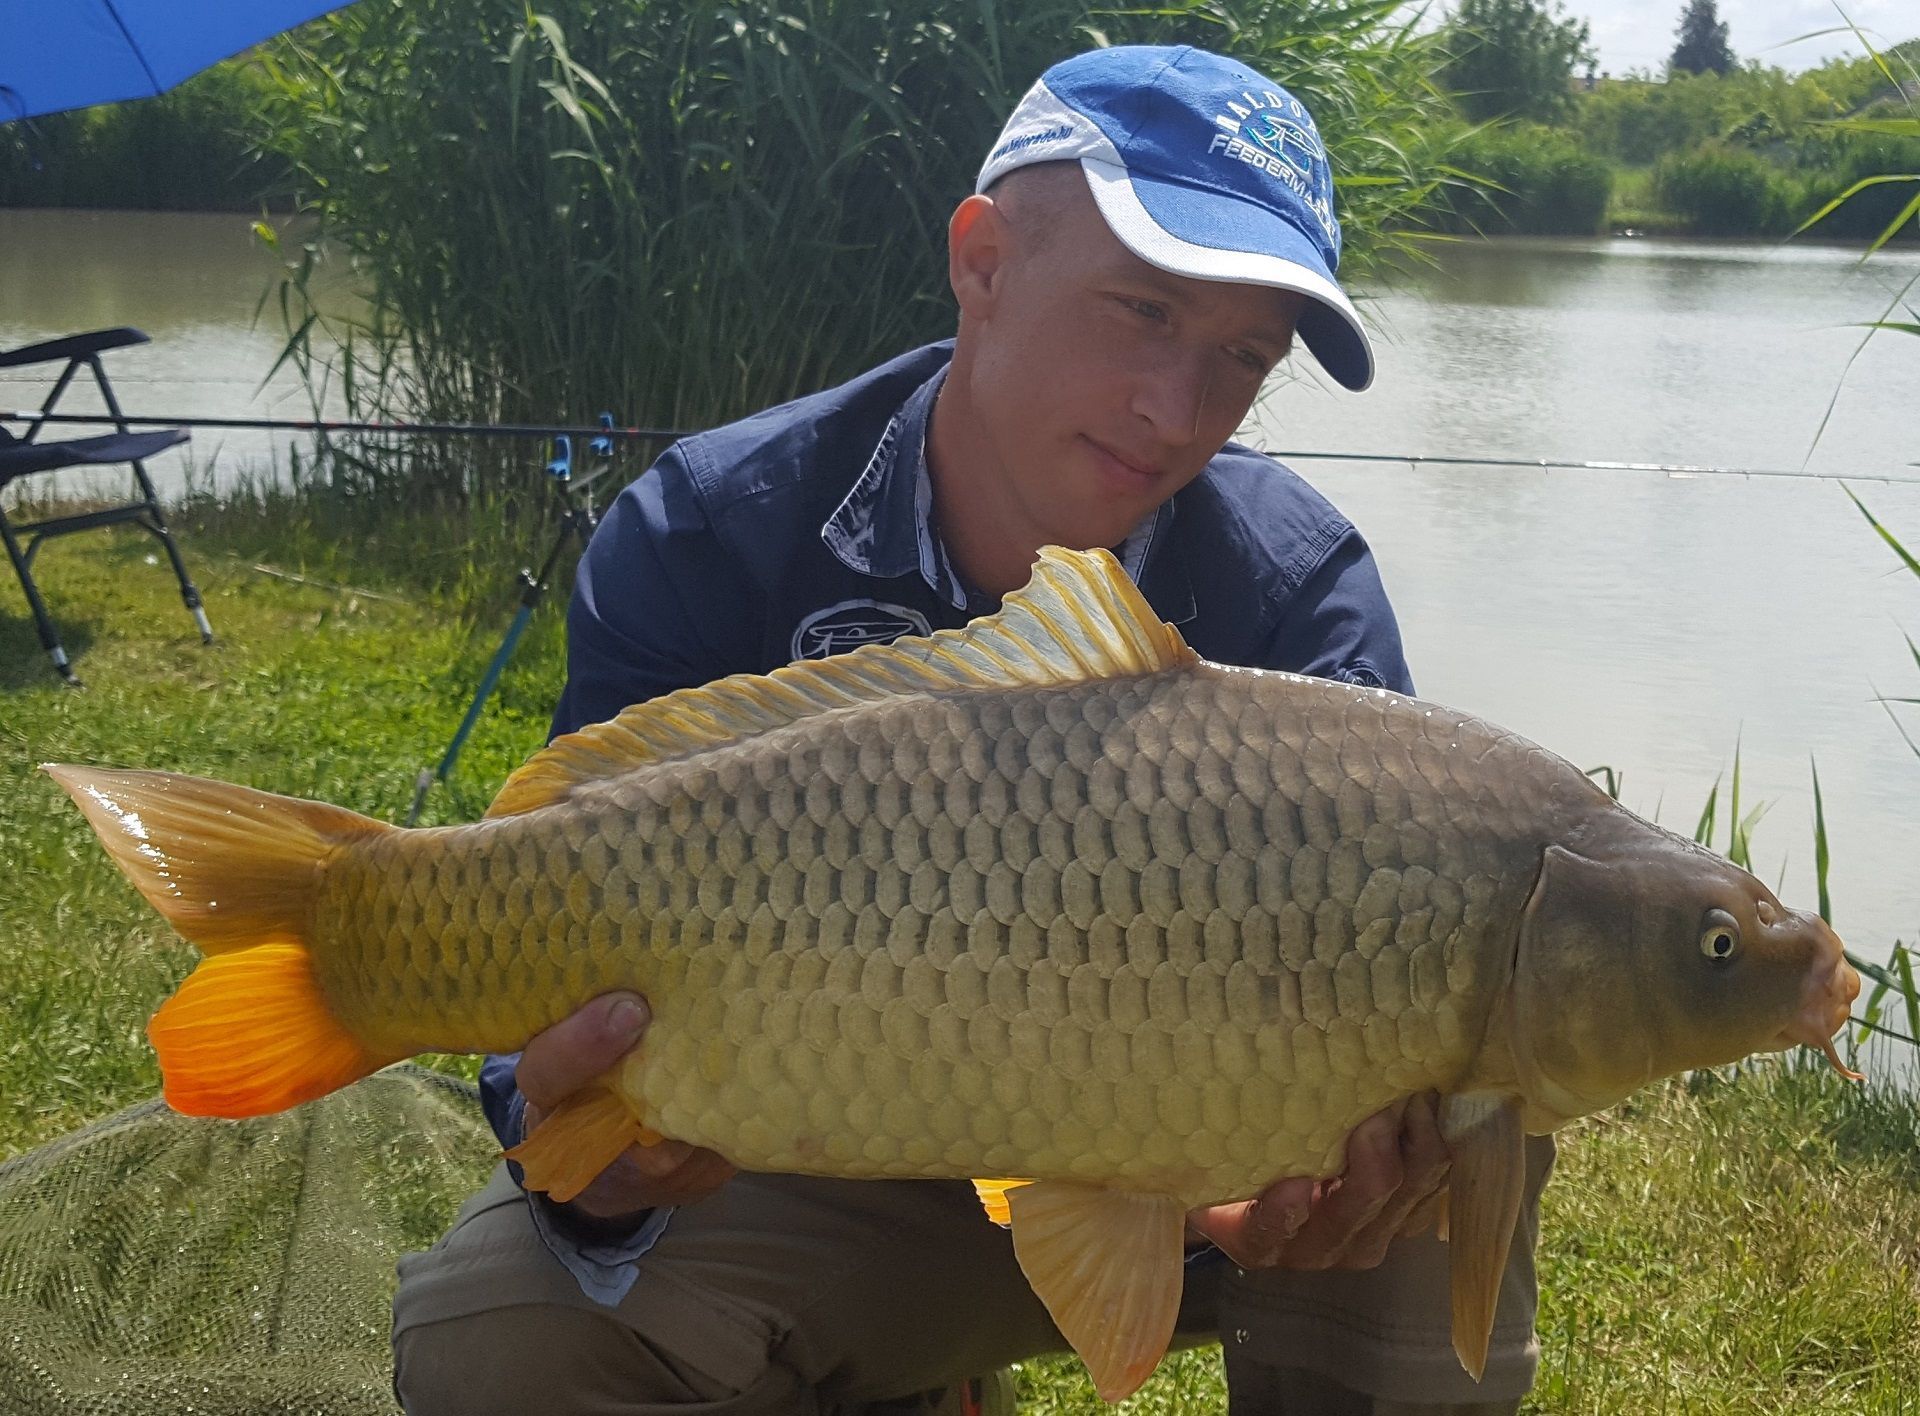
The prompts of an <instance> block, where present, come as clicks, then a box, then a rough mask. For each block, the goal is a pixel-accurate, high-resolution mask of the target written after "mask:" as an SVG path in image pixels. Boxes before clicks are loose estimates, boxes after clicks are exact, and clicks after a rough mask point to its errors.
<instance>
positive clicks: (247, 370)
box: [0, 211, 1920, 958]
mask: <svg viewBox="0 0 1920 1416" xmlns="http://www.w3.org/2000/svg"><path fill="white" fill-rule="evenodd" d="M274 271H275V265H274V262H273V260H272V259H271V258H270V257H269V256H268V255H267V254H266V253H265V252H264V251H263V250H262V249H260V248H259V247H258V246H257V244H256V243H255V242H254V240H253V238H252V237H251V235H250V234H249V232H248V221H247V219H245V218H242V217H228V216H173V215H165V216H161V215H145V214H139V215H131V214H126V213H52V212H7V211H0V348H8V347H13V346H15V345H18V344H21V343H25V342H27V341H29V340H32V339H39V338H45V337H51V336H53V335H56V334H61V333H67V332H71V331H74V330H80V329H89V328H95V327H99V326H105V325H116V324H131V325H136V326H138V327H140V328H143V329H145V330H146V331H147V332H148V333H149V334H151V335H152V336H153V337H154V343H153V344H152V345H149V346H146V347H144V348H139V349H130V350H125V351H120V352H117V353H115V354H113V355H110V356H109V361H110V362H109V372H110V373H112V374H114V375H115V381H116V385H117V387H118V388H119V389H120V391H121V393H122V403H123V404H124V406H126V407H127V409H128V410H129V411H133V412H139V411H151V412H156V413H162V414H177V413H195V414H208V415H220V416H259V415H262V414H265V415H270V416H281V417H304V416H307V415H308V404H307V401H306V397H305V394H304V393H303V392H302V391H301V390H300V388H299V386H298V384H297V383H296V381H295V380H294V379H292V378H291V377H290V376H289V375H288V374H287V373H286V372H285V371H282V373H281V374H280V375H279V376H278V377H276V378H275V379H273V380H271V381H269V382H268V384H267V386H266V387H265V389H264V390H260V389H259V386H260V384H261V381H262V379H263V378H264V376H265V375H266V372H267V370H268V368H269V367H270V366H271V365H272V363H273V360H274V358H275V356H276V355H277V354H278V352H279V349H280V346H281V342H282V341H281V337H280V334H279V330H278V325H277V316H276V315H275V314H274V313H273V311H272V310H271V309H269V311H268V313H267V315H266V316H265V317H264V318H263V319H262V320H261V321H260V323H259V324H258V325H256V324H255V322H254V312H255V308H256V306H257V305H258V303H259V301H260V299H261V295H262V292H263V291H264V290H265V289H266V288H267V285H268V283H269V281H270V280H271V279H272V277H273V274H274ZM1916 275H1920V254H1916V253H1913V252H1906V253H1900V254H1896V255H1893V256H1888V257H1884V258H1875V259H1874V260H1873V261H1871V262H1869V263H1867V264H1866V265H1864V266H1863V265H1861V264H1860V263H1859V261H1858V260H1857V259H1856V257H1855V256H1854V255H1853V254H1852V253H1849V252H1844V251H1836V250H1830V249H1826V248H1819V247H1776V246H1769V245H1759V244H1706V243H1681V242H1666V241H1645V240H1614V241H1553V242H1548V241H1503V242H1499V243H1493V244H1485V245H1464V244H1462V245H1456V246H1451V247H1447V248H1443V249H1442V251H1441V253H1440V266H1439V268H1438V269H1436V270H1434V271H1430V272H1426V273H1423V274H1421V275H1420V276H1418V277H1417V278H1413V279H1410V280H1408V281H1405V282H1403V283H1402V284H1400V285H1399V286H1398V287H1397V288H1395V289H1392V290H1388V291H1382V292H1377V297H1376V298H1375V299H1373V300H1372V301H1371V302H1370V308H1371V311H1372V313H1373V315H1374V317H1375V318H1376V319H1377V321H1378V323H1379V326H1380V328H1381V330H1382V335H1383V337H1382V341H1381V349H1380V375H1379V379H1378V382H1377V383H1376V385H1375V387H1374V388H1373V389H1372V390H1371V391H1369V392H1368V393H1366V394H1363V395H1357V396H1356V395H1351V394H1346V393H1343V392H1339V391H1336V390H1333V389H1332V388H1330V387H1328V386H1326V385H1324V384H1323V383H1322V382H1320V381H1318V380H1316V379H1314V378H1313V377H1311V376H1310V375H1309V376H1306V377H1302V378H1299V379H1297V380H1295V381H1293V382H1289V383H1286V384H1283V385H1282V386H1280V387H1278V388H1276V389H1275V390H1274V391H1273V393H1272V394H1271V396H1270V397H1269V398H1268V400H1267V401H1266V403H1265V404H1264V405H1263V407H1262V408H1261V409H1260V410H1259V412H1258V413H1257V415H1256V418H1255V419H1254V423H1253V426H1251V427H1250V428H1249V429H1248V430H1247V436H1248V437H1250V438H1251V439H1253V440H1255V441H1257V442H1260V443H1262V444H1263V445H1265V446H1268V447H1270V448H1275V449H1285V450H1311V451H1318V452H1349V453H1366V454H1379V455H1385V456H1387V457H1389V458H1392V459H1396V460H1389V461H1370V462H1330V461H1319V460H1310V459H1305V458H1302V459H1299V460H1298V461H1297V465H1298V466H1299V467H1300V468H1301V470H1302V471H1303V472H1305V473H1306V474H1307V475H1308V476H1310V477H1311V478H1312V479H1313V480H1314V481H1315V483H1316V484H1317V485H1319V486H1320V487H1322V488H1323V489H1324V490H1325V491H1326V492H1327V493H1328V495H1330V496H1331V497H1332V498H1333V499H1334V501H1335V502H1337V503H1338V504H1339V505H1340V506H1341V507H1342V508H1343V509H1344V510H1345V511H1346V512H1347V513H1348V514H1349V515H1350V516H1352V517H1353V519H1354V520H1355V521H1356V522H1357V523H1358V524H1359V525H1360V526H1361V528H1362V529H1363V530H1364V531H1365V532H1366V533H1367V535H1368V536H1369V538H1370V539H1371V540H1372V542H1373V543H1374V546H1375V548H1376V550H1377V551H1378V553H1379V557H1380V561H1381V565H1382V567H1383V571H1384V574H1385V576H1386V579H1387V584H1388V588H1389V590H1390V591H1391V592H1392V594H1393V597H1394V600H1395V603H1396V604H1397V606H1398V608H1399V611H1400V615H1401V619H1402V621H1403V626H1404V629H1405V633H1406V639H1407V645H1408V652H1409V658H1410V659H1411V661H1412V664H1413V667H1414V673H1415V676H1416V678H1417V680H1418V683H1419V686H1420V689H1421V691H1422V693H1423V694H1425V695H1426V696H1428V697H1431V698H1434V699H1436V700H1439V701H1442V702H1446V703H1449V704H1452V705H1455V706H1458V707H1463V708H1467V709H1471V710H1473V711H1476V712H1479V713H1482V714H1485V715H1486V716H1488V717H1490V718H1492V719H1494V720H1496V721H1498V722H1501V723H1503V724H1505V725H1507V726H1509V727H1511V728H1514V729H1516V730H1518V731H1519V732H1522V733H1524V734H1526V735H1527V736H1529V737H1532V738H1534V739H1536V740H1537V741H1539V742H1541V743H1543V744H1545V745H1546V746H1548V747H1551V748H1553V749H1554V750H1556V751H1558V752H1560V753H1562V754H1564V755H1565V756H1567V757H1569V758H1571V759H1573V760H1574V761H1575V762H1576V763H1578V764H1579V765H1581V766H1583V767H1589V766H1599V765H1602V764H1605V765H1608V766H1611V767H1613V768H1615V769H1616V770H1617V771H1619V772H1622V773H1624V795H1625V798H1626V800H1627V801H1628V803H1629V804H1630V805H1632V806H1634V807H1635V808H1636V809H1639V810H1641V811H1642V812H1645V813H1647V814H1656V813H1657V814H1658V816H1659V817H1660V819H1662V820H1663V821H1665V822H1667V823H1668V824H1670V825H1674V826H1677V827H1680V828H1681V829H1685V830H1691V828H1692V826H1693V823H1694V821H1695V819H1696V818H1697V817H1698V815H1699V813H1700V809H1701V807H1702V805H1703V804H1704V802H1705V800H1706V797H1707V794H1708V792H1709V790H1710V789H1711V788H1712V787H1713V785H1714V783H1715V781H1716V779H1724V778H1725V777H1727V776H1728V775H1729V774H1730V772H1731V768H1732V764H1733V755H1734V749H1735V745H1736V743H1738V744H1739V745H1740V747H1741V789H1742V804H1743V809H1744V808H1745V806H1747V805H1748V804H1751V803H1756V802H1761V801H1765V802H1769V803H1771V804H1772V805H1771V809H1770V811H1769V814H1768V815H1767V817H1766V819H1765V820H1764V822H1763V823H1762V824H1761V826H1760V828H1759V830H1758V833H1757V836H1756V838H1755V857H1756V861H1757V863H1758V865H1759V866H1760V868H1761V870H1762V873H1763V874H1765V875H1766V876H1767V877H1768V878H1769V880H1776V879H1781V878H1784V886H1783V893H1784V894H1785V895H1786V896H1787V897H1788V898H1789V900H1790V901H1792V902H1798V903H1810V902H1811V901H1812V899H1813V898H1814V897H1813V886H1812V879H1813V846H1812V839H1813V837H1812V815H1813V808H1812V793H1811V790H1810V777H1809V765H1808V764H1809V760H1810V759H1811V760H1817V762H1818V764H1819V768H1820V778H1821V784H1822V789H1823V792H1824V796H1825V801H1826V809H1827V818H1828V826H1829V832H1830V836H1831V839H1832V843H1833V868H1832V876H1831V883H1832V890H1833V901H1834V912H1835V919H1836V922H1837V924H1838V925H1839V926H1840V928H1841V931H1842V933H1843V934H1844V935H1845V936H1846V937H1847V939H1848V941H1849V943H1850V944H1851V945H1852V946H1853V947H1854V948H1855V949H1856V951H1857V952H1859V953H1861V954H1863V955H1865V956H1867V957H1870V958H1884V957H1885V956H1886V954H1887V952H1888V950H1889V949H1890V948H1891V946H1892V943H1893V941H1894V940H1895V939H1905V940H1907V941H1909V942H1911V941H1913V940H1915V939H1916V938H1917V937H1920V757H1916V756H1915V755H1914V754H1913V753H1912V752H1911V751H1909V750H1908V748H1907V747H1906V745H1905V744H1904V743H1903V742H1902V741H1901V739H1900V736H1899V733H1898V731H1897V730H1896V728H1895V725H1894V723H1893V721H1892V720H1891V719H1890V718H1889V716H1888V713H1887V711H1886V709H1885V708H1884V707H1882V706H1881V705H1880V704H1878V703H1876V702H1875V701H1874V698H1875V695H1876V693H1880V694H1888V695H1903V696H1920V664H1916V663H1915V661H1914V658H1913V656H1912V655H1911V654H1910V653H1909V651H1908V649H1907V645H1906V642H1905V640H1904V639H1903V637H1902V635H1903V630H1904V631H1906V632H1910V633H1913V634H1914V635H1915V636H1916V637H1920V581H1916V580H1915V579H1914V578H1913V577H1912V576H1909V575H1906V574H1905V573H1904V572H1901V573H1896V570H1897V563H1896V561H1895V560H1894V557H1893V555H1892V553H1891V552H1890V551H1889V550H1888V549H1887V548H1886V547H1885V546H1884V545H1883V544H1881V543H1880V542H1879V541H1878V539H1877V538H1876V537H1875V536H1874V535H1873V533H1872V531H1871V529H1870V528H1869V527H1868V526H1867V524H1866V523H1865V521H1863V520H1862V519H1861V517H1860V515H1859V513H1858V512H1857V511H1855V510H1854V509H1853V507H1852V505H1851V503H1849V502H1848V501H1847V499H1846V497H1845V495H1844V494H1843V493H1842V491H1841V489H1840V486H1839V485H1838V479H1839V478H1842V477H1845V478H1849V479H1858V480H1857V481H1855V482H1854V485H1855V487H1856V490H1858V491H1859V493H1860V495H1861V496H1862V497H1863V499H1864V500H1865V501H1866V502H1867V503H1868V505H1869V506H1870V507H1871V508H1872V509H1873V510H1874V512H1875V513H1876V515H1878V516H1879V517H1880V518H1881V520H1883V521H1884V522H1886V523H1887V524H1888V525H1889V526H1890V527H1891V528H1892V529H1893V530H1894V531H1895V532H1896V533H1897V534H1899V535H1901V536H1902V537H1903V538H1904V539H1905V540H1906V541H1907V542H1908V544H1909V545H1910V546H1913V547H1916V548H1920V468H1916V467H1914V466H1913V465H1911V464H1913V463H1914V462H1916V461H1920V340H1916V339H1913V338H1909V337H1903V336H1897V335H1881V336H1878V337H1876V338H1875V339H1873V340H1872V341H1870V342H1869V343H1868V344H1867V346H1866V348H1865V350H1864V351H1862V352H1859V353H1858V357H1853V356H1854V355H1855V352H1856V349H1857V348H1858V346H1859V344H1860V341H1861V338H1862V331H1860V330H1859V329H1857V328H1851V326H1854V325H1857V324H1859V323H1860V322H1862V321H1865V320H1871V319H1875V318H1879V317H1881V316H1882V314H1883V312H1884V311H1885V310H1886V307H1887V305H1888V302H1889V300H1890V299H1891V298H1892V296H1893V294H1894V293H1895V292H1896V291H1897V290H1898V289H1899V287H1900V285H1901V284H1902V283H1903V282H1905V281H1908V280H1911V279H1913V278H1914V277H1915V276H1916ZM1850 358H1853V362H1852V364H1851V367H1849V359H1850ZM19 372H20V371H17V370H9V371H6V372H5V373H0V409H12V408H15V407H18V406H20V405H21V404H24V403H28V402H29V401H30V400H29V398H28V397H27V395H28V393H29V387H30V386H29V385H27V384H25V383H23V382H21V381H20V380H19V378H18V377H17V375H18V374H19ZM1836 391H1837V392H1838V398H1837V401H1835V402H1834V416H1833V418H1832V420H1831V422H1830V423H1829V425H1828V427H1827V430H1826V432H1825V433H1824V435H1821V436H1820V437H1819V438H1818V441H1817V443H1816V433H1817V432H1818V430H1819V428H1820V424H1821V420H1822V418H1823V416H1824V415H1825V414H1826V411H1827V408H1828V405H1829V402H1830V401H1833V400H1835V394H1836ZM31 401H33V402H37V399H33V400H31ZM328 411H329V413H330V414H337V412H338V408H337V405H333V406H330V407H329V409H328ZM192 447H193V449H194V454H193V455H194V458H195V460H196V461H197V462H198V463H200V464H202V466H203V467H205V468H207V469H209V472H210V475H213V476H215V477H216V478H218V477H220V476H224V475H230V473H231V471H232V469H234V468H235V467H238V466H241V465H244V464H245V463H246V462H247V461H249V460H259V459H264V458H266V457H267V456H269V455H270V454H272V453H273V452H274V451H275V448H276V444H275V443H274V442H273V441H272V440H271V439H270V438H268V437H267V436H266V435H264V434H228V435H225V436H221V435H217V434H215V435H209V434H205V433H202V434H200V435H197V436H196V437H195V439H194V442H193V444H192ZM279 455H280V456H281V457H282V459H283V460H284V456H285V453H284V449H281V450H280V451H279ZM1409 456H1427V457H1442V456H1465V457H1479V458H1494V459H1508V458H1511V459H1560V460H1569V461H1614V462H1650V463H1663V464H1689V465H1698V466H1710V467H1726V468H1744V469H1763V470H1773V471H1781V472H1796V473H1797V472H1802V471H1805V472H1808V473H1811V474H1813V475H1811V476H1807V477H1798V476H1795V477H1765V476H1756V477H1743V476H1727V475H1693V476H1671V475H1664V474H1660V473H1651V472H1640V471H1578V470H1541V469H1539V468H1531V469H1507V468H1499V467H1491V466H1471V467H1447V466H1434V465H1420V464H1418V463H1414V464H1409V463H1408V462H1406V461H1405V460H1403V459H1405V458H1407V457H1409ZM155 471H156V472H157V473H158V472H164V476H163V480H164V482H165V484H166V485H167V486H168V487H171V488H174V489H177V488H178V487H179V486H180V485H181V480H182V474H181V472H180V469H179V459H178V458H174V459H172V465H167V462H166V460H163V462H162V463H156V465H155ZM1881 479H1896V480H1895V481H1893V482H1892V483H1891V484H1890V483H1889V482H1888V481H1885V480H1881ZM1897 479H1905V482H1904V484H1901V483H1900V481H1898V480H1897ZM189 550H190V548H189ZM12 595H13V592H12V590H11V588H10V587H0V613H8V614H15V613H20V612H21V611H22V608H23V607H20V606H19V605H18V604H17V603H16V602H14V601H13V600H12V599H11V598H10V597H11V596H12ZM1896 711H1900V712H1907V713H1913V716H1910V717H1909V718H1908V719H1907V721H1908V723H1909V728H1910V730H1911V731H1914V732H1915V733H1916V736H1920V713H1916V712H1915V711H1914V710H1907V709H1898V710H1896ZM1724 796H1725V792H1724V788H1723V792H1722V798H1723V807H1722V813H1721V814H1722V818H1723V820H1724V817H1725V809H1724ZM1722 844H1724V838H1723V840H1722Z"/></svg>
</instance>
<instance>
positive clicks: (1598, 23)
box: [1562, 0, 1920, 75]
mask: <svg viewBox="0 0 1920 1416" xmlns="http://www.w3.org/2000/svg"><path fill="white" fill-rule="evenodd" d="M1562 3H1563V4H1564V6H1565V8H1566V11H1567V13H1568V14H1570V15H1574V16H1578V17H1579V18H1581V19H1584V20H1586V21H1587V23H1588V25H1589V26H1590V27H1591V28H1592V31H1593V45H1594V48H1595V49H1597V50H1598V51H1599V53H1600V69H1601V72H1603V73H1610V74H1616V75H1617V74H1625V73H1626V72H1627V71H1629V70H1631V69H1651V70H1653V71H1655V72H1656V73H1658V72H1660V71H1661V70H1662V69H1663V68H1664V67H1665V65H1666V62H1667V56H1668V55H1670V54H1671V53H1673V43H1674V32H1675V31H1676V30H1677V29H1678V28H1679V25H1680V12H1681V10H1682V9H1684V8H1685V0H1562ZM1843 4H1844V7H1845V9H1846V12H1847V15H1848V17H1849V18H1851V19H1852V21H1853V22H1854V23H1855V24H1856V25H1858V26H1859V27H1860V28H1861V29H1862V30H1864V31H1866V32H1867V34H1868V37H1869V38H1871V39H1872V40H1873V42H1874V47H1875V48H1876V49H1884V48H1886V47H1887V46H1888V45H1892V44H1897V43H1899V42H1900V41H1901V40H1903V39H1912V38H1914V37H1915V36H1916V35H1920V0H1843ZM1719 9H1720V18H1721V19H1722V20H1724V21H1726V24H1727V43H1728V44H1730V45H1731V46H1732V47H1733V52H1734V54H1735V55H1736V56H1738V57H1739V58H1740V59H1741V60H1742V61H1743V62H1744V61H1746V60H1748V59H1759V60H1760V61H1761V62H1763V63H1766V64H1777V65H1778V66H1779V67H1781V68H1783V69H1788V70H1799V69H1810V68H1812V67H1813V66H1814V65H1816V64H1820V63H1823V62H1824V61H1826V60H1828V59H1831V58H1836V57H1838V56H1841V55H1856V56H1857V55H1860V54H1864V53H1865V52H1866V51H1865V50H1863V49H1862V48H1861V47H1860V42H1859V40H1857V39H1855V38H1854V36H1853V35H1852V34H1850V33H1846V32H1845V31H1844V30H1843V31H1842V33H1840V34H1833V35H1822V36H1821V37H1820V38H1819V39H1811V40H1805V41H1802V42H1801V43H1799V44H1788V43H1787V41H1788V40H1791V39H1795V38H1798V37H1799V36H1800V35H1804V34H1810V33H1812V32H1813V31H1815V30H1823V29H1832V28H1834V27H1835V26H1838V25H1841V24H1843V23H1844V22H1843V21H1842V20H1841V18H1840V13H1839V11H1838V10H1837V9H1836V8H1835V7H1834V4H1833V0H1719ZM1774 46H1783V47H1779V48H1775V47H1774Z"/></svg>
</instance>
